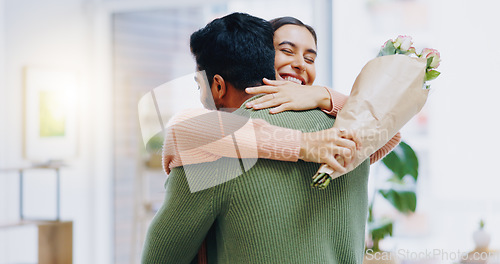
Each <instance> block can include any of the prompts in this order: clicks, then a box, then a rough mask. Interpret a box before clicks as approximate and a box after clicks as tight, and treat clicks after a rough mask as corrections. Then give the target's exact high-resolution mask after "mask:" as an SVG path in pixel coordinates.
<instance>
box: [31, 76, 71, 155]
mask: <svg viewBox="0 0 500 264" xmlns="http://www.w3.org/2000/svg"><path fill="white" fill-rule="evenodd" d="M77 86H78V76H77V73H76V71H72V70H67V69H55V68H44V67H25V68H24V88H25V89H24V90H25V93H24V96H25V97H24V99H25V100H24V109H25V115H24V156H25V158H26V159H28V160H30V161H33V162H48V161H54V160H67V159H70V158H73V157H75V156H76V154H77V135H76V133H77V132H76V131H77V128H76V126H77V122H76V118H77V116H76V110H77V108H76V98H75V94H76V91H77Z"/></svg>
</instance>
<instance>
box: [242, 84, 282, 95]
mask: <svg viewBox="0 0 500 264" xmlns="http://www.w3.org/2000/svg"><path fill="white" fill-rule="evenodd" d="M278 91H279V88H278V87H276V86H270V85H263V86H257V87H248V88H246V89H245V92H246V93H248V94H261V93H267V94H269V93H276V92H278Z"/></svg>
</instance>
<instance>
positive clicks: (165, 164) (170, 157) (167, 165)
mask: <svg viewBox="0 0 500 264" xmlns="http://www.w3.org/2000/svg"><path fill="white" fill-rule="evenodd" d="M173 159H174V155H163V170H164V171H165V172H166V173H167V174H170V163H171V162H172V160H173Z"/></svg>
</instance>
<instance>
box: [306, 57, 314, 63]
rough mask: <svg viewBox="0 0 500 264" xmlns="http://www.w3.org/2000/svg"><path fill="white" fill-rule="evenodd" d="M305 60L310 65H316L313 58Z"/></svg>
mask: <svg viewBox="0 0 500 264" xmlns="http://www.w3.org/2000/svg"><path fill="white" fill-rule="evenodd" d="M304 60H305V61H306V62H308V63H314V59H313V58H304Z"/></svg>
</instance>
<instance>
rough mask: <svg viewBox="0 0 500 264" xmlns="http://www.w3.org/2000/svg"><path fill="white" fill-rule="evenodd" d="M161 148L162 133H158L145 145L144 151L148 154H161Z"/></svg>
mask: <svg viewBox="0 0 500 264" xmlns="http://www.w3.org/2000/svg"><path fill="white" fill-rule="evenodd" d="M162 148H163V133H162V132H159V133H158V134H156V135H154V136H153V137H152V138H151V139H150V140H149V141H148V143H147V144H146V150H147V152H148V153H152V154H161V151H162Z"/></svg>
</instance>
